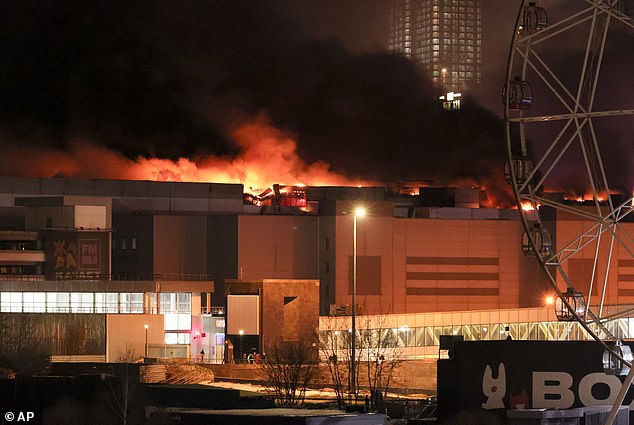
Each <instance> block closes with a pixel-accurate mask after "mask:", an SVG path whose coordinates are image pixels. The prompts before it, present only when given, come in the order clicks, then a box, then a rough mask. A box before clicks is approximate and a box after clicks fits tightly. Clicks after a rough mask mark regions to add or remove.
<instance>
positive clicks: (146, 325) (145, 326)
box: [143, 323, 150, 357]
mask: <svg viewBox="0 0 634 425" xmlns="http://www.w3.org/2000/svg"><path fill="white" fill-rule="evenodd" d="M143 327H144V328H145V357H147V330H148V329H149V327H150V325H148V324H147V323H146V324H145V325H143Z"/></svg>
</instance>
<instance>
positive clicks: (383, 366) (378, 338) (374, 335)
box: [360, 316, 403, 409]
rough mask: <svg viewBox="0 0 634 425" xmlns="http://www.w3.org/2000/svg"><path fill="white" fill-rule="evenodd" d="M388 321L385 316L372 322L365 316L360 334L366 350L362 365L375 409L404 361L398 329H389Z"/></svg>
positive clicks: (375, 318) (371, 404)
mask: <svg viewBox="0 0 634 425" xmlns="http://www.w3.org/2000/svg"><path fill="white" fill-rule="evenodd" d="M385 319H386V316H377V317H374V320H373V321H372V320H370V319H368V318H367V317H366V318H365V326H364V329H363V331H362V332H361V335H360V340H361V347H362V350H363V355H362V356H363V357H362V359H361V362H360V363H361V364H363V366H364V368H365V371H366V377H367V388H368V390H369V392H370V407H371V408H372V409H375V408H376V403H377V401H378V399H379V398H380V397H381V395H382V394H383V393H385V392H386V391H387V389H388V388H389V387H390V382H391V381H392V378H393V377H394V373H395V370H396V368H397V367H398V365H399V364H400V363H401V362H402V359H403V350H402V348H401V344H400V343H399V337H398V330H395V329H392V328H389V327H388V326H386V325H387V323H386V320H385Z"/></svg>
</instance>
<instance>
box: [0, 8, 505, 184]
mask: <svg viewBox="0 0 634 425" xmlns="http://www.w3.org/2000/svg"><path fill="white" fill-rule="evenodd" d="M0 7H1V8H2V9H3V10H1V11H0V12H1V13H0V14H1V15H2V18H1V21H0V43H1V45H2V52H3V53H2V55H3V59H2V65H0V92H1V93H2V96H1V97H0V99H1V100H0V131H1V133H0V134H4V135H10V138H11V139H12V140H16V139H17V140H21V141H23V142H24V143H28V144H31V145H36V146H43V147H44V146H46V147H48V148H50V147H53V148H57V149H60V150H64V149H66V148H67V147H68V146H70V144H71V142H72V140H73V139H74V138H82V139H89V140H91V141H92V142H93V143H96V144H98V145H101V146H105V147H107V148H109V149H112V150H116V151H120V152H122V153H123V154H125V155H126V156H128V157H130V158H135V157H137V156H148V157H149V156H156V157H163V158H172V159H175V158H178V157H191V156H192V155H197V154H198V155H200V154H205V155H232V154H235V153H236V150H237V149H238V147H237V146H235V145H234V144H233V143H232V141H231V140H230V139H229V138H228V136H227V134H228V128H230V127H231V126H232V125H235V124H236V123H239V122H241V121H243V120H246V119H250V118H252V117H253V116H255V115H257V114H262V113H264V114H266V115H267V116H268V117H269V119H270V121H271V123H272V125H274V126H276V127H278V128H280V129H282V130H284V131H288V132H290V133H291V134H293V135H294V136H295V137H296V139H297V142H298V146H299V147H298V149H299V153H300V156H301V157H302V158H303V159H304V160H305V161H307V162H313V161H317V160H322V161H325V162H327V163H329V164H330V165H331V168H332V169H333V170H334V171H337V172H342V173H345V174H347V175H351V176H357V177H361V178H366V179H381V180H390V179H394V178H435V179H437V180H438V181H449V180H454V179H458V178H465V179H471V180H475V181H484V180H487V179H489V178H490V176H491V175H492V174H493V173H497V172H498V170H499V169H500V168H501V164H503V162H504V147H503V146H504V144H503V142H502V140H503V132H502V131H503V127H502V124H501V122H500V121H499V119H498V118H496V117H495V116H494V115H493V114H491V113H489V112H487V111H486V110H484V109H483V108H481V107H479V106H478V105H477V104H476V103H475V102H474V101H473V100H470V99H468V98H467V99H465V101H464V107H463V109H462V110H461V111H460V112H455V113H446V112H443V111H441V109H440V107H439V104H438V101H437V100H436V99H437V96H438V94H439V93H437V92H436V91H435V90H434V88H433V87H432V85H431V84H430V82H429V81H427V80H426V79H424V78H423V77H421V74H420V73H419V72H418V70H417V69H415V67H414V66H413V65H412V64H411V63H410V62H409V61H407V60H405V59H402V58H399V57H397V56H394V55H389V54H386V53H375V54H369V53H368V54H353V53H351V52H349V51H348V50H346V49H345V48H344V47H343V45H342V44H341V43H340V42H339V41H338V40H336V39H329V40H320V39H311V37H309V36H307V35H306V34H305V33H304V32H303V31H302V29H301V28H298V27H297V26H295V25H294V24H293V23H292V22H289V21H288V20H287V19H286V18H283V17H282V15H281V14H280V13H279V10H277V9H276V8H271V7H268V6H267V2H258V1H243V0H232V1H222V0H207V1H189V2H175V1H172V0H169V1H168V0H153V1H140V0H136V1H128V0H127V1H113V2H105V1H103V2H57V1H52V0H37V1H34V0H25V1H22V2H15V3H14V4H11V5H9V4H6V2H5V4H4V5H3V6H0ZM386 18H387V17H386Z"/></svg>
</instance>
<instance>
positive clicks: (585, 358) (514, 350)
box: [438, 340, 634, 419]
mask: <svg viewBox="0 0 634 425" xmlns="http://www.w3.org/2000/svg"><path fill="white" fill-rule="evenodd" d="M603 351H604V350H603V347H602V346H601V345H600V344H599V343H598V342H595V341H514V340H504V341H464V342H456V343H455V344H454V346H453V349H452V351H451V356H450V358H449V359H443V360H439V361H438V416H439V418H440V419H448V418H451V417H452V416H454V415H456V414H458V413H459V412H461V411H466V410H471V411H473V410H484V411H498V412H500V413H502V412H506V411H507V410H516V409H569V408H578V407H587V406H605V405H611V404H613V403H614V400H615V399H616V397H617V395H618V393H619V391H620V390H621V387H622V381H623V379H624V377H623V376H614V375H606V374H605V373H604V372H603V363H602V356H603ZM623 404H627V405H629V406H630V410H631V409H634V390H632V389H631V388H630V391H629V392H628V393H627V395H626V397H625V401H624V403H623Z"/></svg>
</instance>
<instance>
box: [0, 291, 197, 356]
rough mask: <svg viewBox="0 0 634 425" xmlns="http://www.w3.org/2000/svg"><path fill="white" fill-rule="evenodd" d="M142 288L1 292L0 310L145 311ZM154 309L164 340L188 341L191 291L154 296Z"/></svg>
mask: <svg viewBox="0 0 634 425" xmlns="http://www.w3.org/2000/svg"><path fill="white" fill-rule="evenodd" d="M143 297H144V294H143V293H142V292H121V293H119V292H0V313H80V314H81V313H98V314H144V309H143ZM153 299H154V306H153V311H154V312H158V311H160V312H161V314H163V316H164V318H165V343H166V344H189V343H190V332H191V327H192V294H191V293H189V292H167V293H161V294H160V308H159V305H157V297H156V296H154V297H153Z"/></svg>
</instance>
